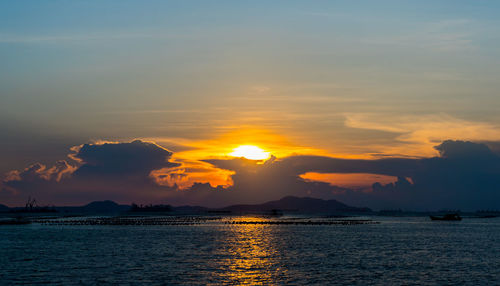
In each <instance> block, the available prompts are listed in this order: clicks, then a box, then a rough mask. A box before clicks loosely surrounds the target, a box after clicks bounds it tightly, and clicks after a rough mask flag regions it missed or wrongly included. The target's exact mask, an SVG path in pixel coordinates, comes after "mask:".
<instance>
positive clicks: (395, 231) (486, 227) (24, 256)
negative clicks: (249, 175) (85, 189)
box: [0, 217, 500, 285]
mask: <svg viewBox="0 0 500 286" xmlns="http://www.w3.org/2000/svg"><path fill="white" fill-rule="evenodd" d="M373 219H374V220H377V221H380V222H381V223H380V224H366V225H246V224H242V225H227V224H222V223H217V222H211V223H206V224H200V225H180V226H174V225H168V226H165V225H163V226H85V225H83V226H71V225H41V224H32V225H20V226H0V247H1V248H0V284H2V285H10V284H25V283H28V284H38V283H40V284H43V283H46V284H61V285H62V284H64V285H69V284H77V285H87V284H142V283H144V284H160V285H179V284H184V285H205V284H217V285H219V284H232V285H234V284H250V285H258V284H264V285H273V284H296V285H303V284H317V285H332V284H339V285H403V284H405V285H408V284H419V285H499V284H500V219H498V218H493V219H464V220H463V221H461V222H431V221H429V219H428V218H426V217H418V218H381V217H375V218H373Z"/></svg>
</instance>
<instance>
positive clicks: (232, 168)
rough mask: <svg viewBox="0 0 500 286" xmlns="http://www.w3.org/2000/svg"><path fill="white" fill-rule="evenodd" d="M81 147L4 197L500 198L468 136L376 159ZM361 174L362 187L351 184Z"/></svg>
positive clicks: (134, 145)
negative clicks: (413, 154)
mask: <svg viewBox="0 0 500 286" xmlns="http://www.w3.org/2000/svg"><path fill="white" fill-rule="evenodd" d="M72 150H73V153H72V156H71V157H72V158H74V159H75V160H73V161H74V162H66V161H59V162H57V163H56V164H55V165H54V166H52V167H50V168H49V167H47V166H45V165H42V164H39V163H37V164H33V165H31V166H29V167H28V168H26V169H25V170H22V171H11V172H9V173H8V174H7V176H6V177H5V178H4V180H3V189H2V191H1V192H0V198H1V199H2V201H5V202H9V203H10V204H19V203H22V202H23V201H24V200H25V199H26V198H27V197H28V196H31V197H36V198H37V200H38V201H41V202H47V203H52V204H69V203H73V204H77V203H86V202H88V201H90V200H98V199H99V200H102V199H112V200H116V201H118V202H122V203H130V202H133V201H135V202H139V203H142V202H144V203H148V202H154V203H160V202H161V203H170V204H176V205H180V204H198V205H205V206H224V205H227V204H233V203H260V202H263V201H266V200H273V199H279V198H281V197H283V196H286V195H296V196H312V197H319V198H325V199H331V198H335V199H338V200H340V201H343V202H345V203H348V204H351V205H355V206H368V207H372V208H376V209H377V208H379V209H380V208H405V209H416V210H426V209H428V210H435V209H439V208H453V209H457V208H460V209H463V210H475V209H488V208H490V209H492V208H495V207H497V206H498V203H499V201H500V157H499V156H498V155H496V154H495V153H493V152H492V151H491V150H490V149H489V148H488V146H487V145H485V144H481V143H474V142H467V141H452V140H447V141H443V142H442V143H440V144H439V145H437V146H435V150H436V152H437V153H438V154H439V155H438V156H435V157H429V158H382V159H373V160H365V159H342V158H332V157H326V156H311V155H295V156H288V157H284V158H276V157H274V156H272V157H271V158H270V159H269V160H267V161H265V162H262V161H253V160H247V159H243V158H227V157H225V158H218V159H206V160H198V161H197V160H191V161H187V160H184V161H180V162H176V161H175V160H174V159H172V152H170V151H168V150H166V149H165V148H163V147H161V146H159V145H157V144H154V143H149V142H143V141H139V140H136V141H133V142H130V143H94V144H84V145H81V146H78V147H75V148H73V149H72ZM307 174H309V175H307ZM311 174H313V175H311ZM314 174H319V175H317V176H314ZM328 174H336V175H331V176H330V175H328ZM362 176H366V178H363V179H364V181H363V180H360V184H361V185H363V186H361V185H359V184H358V185H356V184H354V186H356V187H352V186H351V185H350V181H347V182H348V183H346V180H348V179H349V178H362ZM370 184H371V185H370Z"/></svg>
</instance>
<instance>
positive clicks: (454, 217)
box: [430, 214, 462, 221]
mask: <svg viewBox="0 0 500 286" xmlns="http://www.w3.org/2000/svg"><path fill="white" fill-rule="evenodd" d="M430 218H431V220H448V221H460V220H462V217H460V215H459V214H445V215H443V216H432V215H431V216H430Z"/></svg>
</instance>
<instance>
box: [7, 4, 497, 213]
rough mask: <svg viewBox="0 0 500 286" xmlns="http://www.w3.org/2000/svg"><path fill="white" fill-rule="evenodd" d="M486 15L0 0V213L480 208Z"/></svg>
mask: <svg viewBox="0 0 500 286" xmlns="http://www.w3.org/2000/svg"><path fill="white" fill-rule="evenodd" d="M499 12H500V3H497V2H495V1H248V2H247V1H245V2H244V1H102V0H100V1H22V2H20V1H0V174H1V175H0V178H1V183H0V184H1V185H0V203H1V204H6V205H23V204H24V202H25V201H26V200H27V197H28V196H32V197H36V198H37V200H38V201H40V202H42V203H45V204H60V205H61V204H62V205H68V204H82V203H87V202H89V201H91V200H103V199H113V200H115V201H117V202H120V203H131V202H132V201H134V202H140V203H150V202H151V203H172V204H194V203H196V204H201V205H210V206H218V205H224V204H228V203H246V202H262V201H263V200H267V199H277V198H279V197H280V196H284V195H289V194H293V195H298V196H316V197H321V198H334V199H338V200H341V201H344V202H347V203H350V204H353V205H355V206H368V207H372V208H399V207H404V208H408V209H432V208H445V207H449V208H462V209H484V208H495V206H498V205H500V200H499V199H500V194H499V192H500V188H499V187H498V186H497V185H496V182H497V181H498V179H497V177H498V175H499V173H500V168H499V164H498V160H499V158H498V154H499V150H500V144H499V142H500V124H499V122H500V120H499V119H500V112H499V111H500V96H498V91H499V90H500V81H499V80H498V74H500V64H499V63H500V48H499V47H500V19H499V18H498V14H499ZM241 145H251V146H256V147H258V148H261V149H262V150H263V152H267V153H266V154H267V155H268V156H267V157H266V158H265V159H263V160H261V161H255V160H247V159H238V158H237V157H235V156H233V155H231V154H236V153H234V149H235V148H238V147H239V146H241ZM450 150H453V151H450ZM457 150H458V151H457ZM94 152H95V153H94ZM134 152H135V153H134ZM450 152H451V153H450ZM457 152H458V154H457ZM449 154H452V155H449ZM311 158H314V159H311ZM158 160H159V161H158ZM325 160H326V161H328V162H329V163H325V162H324V161H325ZM457 160H458V161H457ZM306 163H307V164H306ZM288 164H291V165H288ZM302 164H305V165H304V166H303V167H300V168H298V167H297V166H302ZM325 164H326V165H328V166H326V165H325ZM329 164H332V166H331V165H329ZM338 164H340V165H343V166H344V167H341V166H337V165H338ZM388 164H389V165H390V166H386V165H388ZM401 164H402V165H403V166H401ZM354 165H355V166H354ZM379 165H380V166H379ZM125 166H128V167H125ZM333 166H335V167H333ZM478 166H479V167H478ZM297 168H298V169H300V172H299V170H298V169H297ZM398 168H403V169H404V170H405V172H402V171H401V170H400V169H398ZM479 171H481V172H479ZM132 186H133V187H132ZM497 208H498V207H497Z"/></svg>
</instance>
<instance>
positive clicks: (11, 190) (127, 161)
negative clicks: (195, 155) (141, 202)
mask: <svg viewBox="0 0 500 286" xmlns="http://www.w3.org/2000/svg"><path fill="white" fill-rule="evenodd" d="M71 151H72V152H73V153H71V154H70V155H69V157H70V158H71V159H72V160H73V162H70V163H68V162H66V161H58V162H57V163H56V164H55V165H54V166H52V167H50V168H48V167H47V166H45V165H43V164H40V163H35V164H33V165H31V166H29V167H28V168H26V169H24V170H23V171H16V170H14V171H11V172H9V173H7V175H6V177H5V179H4V180H3V184H2V185H3V190H2V192H0V198H2V199H4V200H10V201H11V202H12V203H15V204H19V203H22V201H23V200H25V199H26V198H27V197H28V196H32V197H36V198H37V200H38V201H39V202H46V203H51V204H55V203H79V202H81V201H82V200H86V201H88V200H94V199H101V198H106V196H110V198H113V199H120V198H121V199H123V200H133V199H140V198H141V197H142V196H144V197H149V198H153V197H155V198H157V197H158V196H159V195H156V194H154V190H155V186H156V184H155V183H154V182H153V181H152V179H151V178H150V177H149V175H150V173H151V171H153V170H156V169H161V168H163V169H168V168H175V167H178V166H179V164H178V163H175V162H170V161H169V159H170V157H171V156H172V152H170V151H168V150H166V149H165V148H163V147H161V146H158V145H156V144H154V143H150V142H143V141H140V140H136V141H133V142H130V143H110V142H98V143H93V144H83V145H81V146H76V147H73V148H71ZM12 194H15V197H10V195H12Z"/></svg>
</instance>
